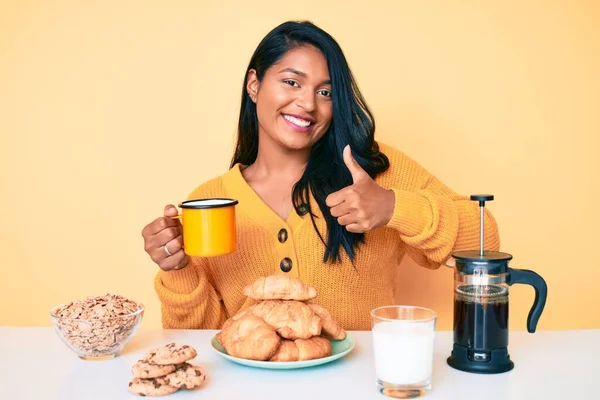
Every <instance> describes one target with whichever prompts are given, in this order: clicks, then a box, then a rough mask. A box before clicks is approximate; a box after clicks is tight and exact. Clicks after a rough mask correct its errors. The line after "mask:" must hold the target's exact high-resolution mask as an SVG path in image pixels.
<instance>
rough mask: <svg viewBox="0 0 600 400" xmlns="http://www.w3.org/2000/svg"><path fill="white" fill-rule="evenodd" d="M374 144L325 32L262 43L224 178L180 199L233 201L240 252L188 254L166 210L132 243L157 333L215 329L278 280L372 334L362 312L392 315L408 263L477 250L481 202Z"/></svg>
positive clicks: (288, 28)
mask: <svg viewBox="0 0 600 400" xmlns="http://www.w3.org/2000/svg"><path fill="white" fill-rule="evenodd" d="M374 134H375V122H374V119H373V116H372V114H371V112H370V111H369V108H368V106H367V103H366V101H365V100H364V98H363V97H362V95H361V93H360V90H359V89H358V85H357V84H356V82H355V81H354V78H353V75H352V73H351V71H350V68H349V66H348V63H347V61H346V58H345V57H344V54H343V52H342V50H341V48H340V46H339V45H338V43H337V42H336V41H335V40H334V39H333V38H332V37H331V36H330V35H329V34H328V33H327V32H325V31H323V30H322V29H321V28H319V27H317V26H315V25H314V24H312V23H310V22H286V23H283V24H281V25H279V26H277V27H276V28H275V29H273V30H272V31H271V32H269V33H268V34H267V35H266V37H265V38H264V39H263V40H262V41H261V42H260V43H259V45H258V47H257V49H256V50H255V52H254V54H253V56H252V58H251V59H250V63H249V65H248V68H247V70H246V74H245V79H244V84H243V91H242V99H241V109H240V117H239V123H238V138H237V145H236V149H235V153H234V155H233V158H232V161H231V166H230V170H229V171H228V172H226V173H225V174H223V175H222V176H219V177H217V178H214V179H212V180H210V181H208V182H205V183H203V184H201V185H200V186H198V187H197V188H196V189H194V190H193V191H192V192H191V194H190V195H189V198H190V199H197V198H209V197H212V198H215V197H219V198H220V197H224V198H234V199H236V200H239V208H238V211H236V213H237V214H236V228H237V232H238V233H237V235H238V239H239V244H238V246H237V248H236V251H234V252H233V253H230V254H226V255H222V256H218V257H189V256H188V255H186V254H185V251H184V243H183V237H182V233H181V232H182V231H181V224H180V223H179V220H178V219H175V218H173V217H174V216H176V215H177V210H176V208H175V207H174V206H173V205H167V206H166V207H165V210H164V216H161V217H159V218H157V219H155V220H154V221H152V222H151V223H149V224H148V225H147V226H146V227H144V229H143V231H142V234H143V236H144V241H145V249H146V251H147V253H148V254H149V256H150V257H151V258H152V260H153V261H154V262H155V263H156V264H157V265H158V266H159V267H160V270H159V272H158V274H157V276H156V279H155V288H156V291H157V293H158V296H159V298H160V300H161V302H162V311H163V315H162V317H163V326H164V327H166V328H212V329H217V328H220V327H221V326H222V324H223V323H224V321H225V320H226V319H227V318H229V317H231V316H232V315H234V314H236V313H237V312H238V311H239V310H240V309H241V308H242V307H244V306H245V305H247V304H246V301H247V299H246V298H245V296H244V295H243V293H242V289H243V287H244V286H245V285H246V284H248V283H249V282H253V281H255V280H256V279H257V278H259V277H261V276H267V275H274V274H286V275H288V276H293V277H298V278H300V279H301V280H303V281H304V282H306V283H307V284H309V285H311V286H313V287H315V288H316V290H317V292H318V297H317V298H316V302H318V303H319V304H321V305H322V306H323V307H325V308H326V309H328V310H329V311H330V313H331V315H332V317H333V318H334V319H335V320H337V321H339V322H340V323H341V324H342V326H343V327H344V328H345V329H370V323H371V322H370V314H369V312H370V311H371V310H372V309H374V308H376V307H380V306H383V305H389V304H393V303H394V299H395V285H396V277H397V272H398V266H399V264H400V262H401V260H402V258H403V257H404V256H405V255H408V256H409V257H411V258H413V259H414V260H415V261H416V262H417V263H419V264H420V265H422V266H424V267H426V268H431V269H436V268H438V267H439V266H440V265H442V264H444V263H445V262H446V261H447V260H448V259H449V257H450V254H451V253H452V252H453V251H457V250H467V249H473V248H477V246H478V245H479V237H478V233H479V226H480V225H479V210H478V208H477V204H476V203H473V202H471V201H470V200H469V198H468V197H466V196H462V195H459V194H457V193H455V192H454V191H452V190H451V189H450V188H448V187H447V186H445V185H444V184H443V183H442V182H440V181H439V180H438V179H437V178H436V177H434V176H432V175H431V174H430V173H429V172H427V170H426V169H424V168H423V167H421V166H420V165H419V164H418V163H416V162H415V161H413V160H412V159H410V158H409V157H408V156H406V155H405V154H403V153H402V152H400V151H398V150H396V149H393V148H391V147H389V146H387V145H385V144H380V143H377V142H376V141H375V137H374ZM485 228H486V231H485V243H486V249H488V250H497V249H498V244H499V238H498V230H497V226H496V224H495V222H494V219H493V217H492V216H491V214H489V212H486V215H485ZM166 249H167V250H168V252H167V251H165V250H166Z"/></svg>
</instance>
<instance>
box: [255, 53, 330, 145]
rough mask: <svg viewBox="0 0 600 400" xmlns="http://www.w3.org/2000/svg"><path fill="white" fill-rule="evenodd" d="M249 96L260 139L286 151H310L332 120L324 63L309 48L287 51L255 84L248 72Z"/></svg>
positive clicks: (319, 54) (327, 72)
mask: <svg viewBox="0 0 600 400" xmlns="http://www.w3.org/2000/svg"><path fill="white" fill-rule="evenodd" d="M248 76H249V79H248V86H247V89H248V93H249V95H250V97H251V98H252V100H253V101H254V102H255V103H256V112H257V114H258V125H259V140H268V141H271V142H273V144H275V145H278V146H280V147H282V148H284V149H286V150H302V149H307V148H311V147H312V146H313V145H314V144H315V143H316V142H317V141H318V140H319V139H321V138H322V137H323V135H324V134H325V132H327V129H328V128H329V125H330V124H331V119H332V102H331V83H330V77H329V71H328V69H327V61H326V60H325V57H324V56H323V54H322V53H321V52H320V51H319V50H317V49H316V48H314V47H312V46H300V47H296V48H295V49H292V50H290V51H289V52H287V53H286V54H285V56H284V57H283V58H282V59H281V60H280V61H279V62H278V63H276V64H273V65H272V66H271V67H270V68H269V69H268V70H267V71H266V73H265V75H264V77H263V80H262V81H261V82H259V81H258V79H257V77H256V71H254V70H250V72H249V75H248Z"/></svg>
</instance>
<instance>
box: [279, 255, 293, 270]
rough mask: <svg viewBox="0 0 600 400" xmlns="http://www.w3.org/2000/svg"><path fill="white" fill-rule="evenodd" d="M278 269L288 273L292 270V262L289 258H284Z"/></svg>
mask: <svg viewBox="0 0 600 400" xmlns="http://www.w3.org/2000/svg"><path fill="white" fill-rule="evenodd" d="M279 268H281V270H282V271H283V272H290V271H291V270H292V260H290V259H289V258H287V257H286V258H284V259H283V260H281V262H280V263H279Z"/></svg>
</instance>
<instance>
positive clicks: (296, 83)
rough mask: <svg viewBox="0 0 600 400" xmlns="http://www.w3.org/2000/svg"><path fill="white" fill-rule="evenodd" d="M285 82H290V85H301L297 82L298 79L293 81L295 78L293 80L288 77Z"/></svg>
mask: <svg viewBox="0 0 600 400" xmlns="http://www.w3.org/2000/svg"><path fill="white" fill-rule="evenodd" d="M284 82H285V83H287V84H288V85H290V86H294V87H300V85H298V82H296V81H293V80H291V79H286V80H285V81H284Z"/></svg>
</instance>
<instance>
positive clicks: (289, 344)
mask: <svg viewBox="0 0 600 400" xmlns="http://www.w3.org/2000/svg"><path fill="white" fill-rule="evenodd" d="M298 358H299V354H298V346H297V345H296V343H294V341H293V340H286V339H282V340H281V343H280V344H279V347H278V348H277V351H275V354H273V356H272V357H271V359H270V360H269V361H279V362H288V361H298Z"/></svg>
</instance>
